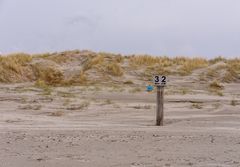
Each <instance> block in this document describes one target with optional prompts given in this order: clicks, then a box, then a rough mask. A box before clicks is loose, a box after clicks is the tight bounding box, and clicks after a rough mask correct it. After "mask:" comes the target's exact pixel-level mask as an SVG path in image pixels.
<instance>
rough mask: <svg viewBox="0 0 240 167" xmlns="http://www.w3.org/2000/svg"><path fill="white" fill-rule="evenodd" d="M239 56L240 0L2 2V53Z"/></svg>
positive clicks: (23, 0) (30, 0)
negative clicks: (89, 51) (74, 51)
mask: <svg viewBox="0 0 240 167" xmlns="http://www.w3.org/2000/svg"><path fill="white" fill-rule="evenodd" d="M71 49H80V50H81V49H89V50H93V51H106V52H115V53H123V54H132V53H143V54H144V53H147V54H153V55H170V56H176V55H186V56H205V57H214V56H218V55H224V56H228V57H239V56H240V0H0V53H11V52H30V53H38V52H48V51H50V52H52V51H62V50H71Z"/></svg>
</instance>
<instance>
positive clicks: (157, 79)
mask: <svg viewBox="0 0 240 167" xmlns="http://www.w3.org/2000/svg"><path fill="white" fill-rule="evenodd" d="M154 83H155V85H158V86H165V85H166V83H167V77H166V76H159V75H155V76H154Z"/></svg>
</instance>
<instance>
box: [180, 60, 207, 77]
mask: <svg viewBox="0 0 240 167" xmlns="http://www.w3.org/2000/svg"><path fill="white" fill-rule="evenodd" d="M207 65H208V61H207V60H205V59H202V58H193V59H186V60H185V62H184V63H183V65H182V66H181V67H180V69H179V74H180V75H189V74H191V73H192V71H193V70H195V69H198V68H203V67H206V66H207Z"/></svg>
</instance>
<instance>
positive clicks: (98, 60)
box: [83, 55, 104, 71]
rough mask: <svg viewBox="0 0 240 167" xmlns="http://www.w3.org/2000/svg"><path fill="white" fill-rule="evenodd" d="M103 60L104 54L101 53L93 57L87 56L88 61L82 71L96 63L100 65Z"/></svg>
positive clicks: (94, 65)
mask: <svg viewBox="0 0 240 167" xmlns="http://www.w3.org/2000/svg"><path fill="white" fill-rule="evenodd" d="M103 62H104V56H103V55H97V56H95V57H94V58H92V59H91V58H89V59H88V61H87V62H86V63H85V64H84V66H83V71H87V70H89V69H91V68H93V67H96V66H97V65H101V64H102V63H103Z"/></svg>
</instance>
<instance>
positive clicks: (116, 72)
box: [106, 62, 123, 76]
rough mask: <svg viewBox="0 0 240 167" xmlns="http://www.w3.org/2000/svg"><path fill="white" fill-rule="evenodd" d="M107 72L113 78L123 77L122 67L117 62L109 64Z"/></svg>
mask: <svg viewBox="0 0 240 167" xmlns="http://www.w3.org/2000/svg"><path fill="white" fill-rule="evenodd" d="M106 70H107V71H106V72H107V73H109V74H110V75H113V76H122V75H123V69H122V67H121V66H120V65H119V64H118V63H116V62H113V63H110V64H107V66H106Z"/></svg>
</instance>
